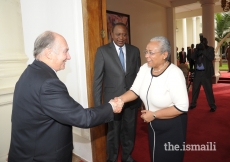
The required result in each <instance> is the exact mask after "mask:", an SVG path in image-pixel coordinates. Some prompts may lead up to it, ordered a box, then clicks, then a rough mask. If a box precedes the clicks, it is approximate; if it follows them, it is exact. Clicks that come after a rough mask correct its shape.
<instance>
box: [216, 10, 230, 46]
mask: <svg viewBox="0 0 230 162" xmlns="http://www.w3.org/2000/svg"><path fill="white" fill-rule="evenodd" d="M215 20H216V28H215V34H216V37H215V40H216V41H217V42H220V41H221V40H222V39H223V38H224V37H225V36H226V35H227V34H228V33H229V32H230V14H229V13H217V14H215ZM225 44H226V42H224V44H222V45H225Z"/></svg>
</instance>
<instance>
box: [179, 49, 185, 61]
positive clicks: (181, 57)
mask: <svg viewBox="0 0 230 162" xmlns="http://www.w3.org/2000/svg"><path fill="white" fill-rule="evenodd" d="M179 58H180V60H179V61H180V64H184V63H185V62H186V52H185V51H184V48H182V49H181V51H180V52H179Z"/></svg>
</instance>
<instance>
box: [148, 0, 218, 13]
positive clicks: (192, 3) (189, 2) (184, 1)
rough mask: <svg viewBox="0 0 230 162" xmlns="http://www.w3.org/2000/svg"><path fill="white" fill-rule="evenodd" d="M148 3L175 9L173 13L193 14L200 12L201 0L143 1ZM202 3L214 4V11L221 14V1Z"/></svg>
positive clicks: (208, 0)
mask: <svg viewBox="0 0 230 162" xmlns="http://www.w3.org/2000/svg"><path fill="white" fill-rule="evenodd" d="M144 1H148V2H150V3H154V4H157V5H160V6H163V7H175V13H176V14H177V13H182V12H195V11H196V10H197V11H199V10H201V3H200V1H201V0H144ZM202 1H207V2H210V1H214V2H215V10H218V11H217V12H221V11H222V8H221V2H220V1H221V0H202Z"/></svg>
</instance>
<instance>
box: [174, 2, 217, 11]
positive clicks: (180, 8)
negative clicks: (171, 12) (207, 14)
mask: <svg viewBox="0 0 230 162" xmlns="http://www.w3.org/2000/svg"><path fill="white" fill-rule="evenodd" d="M215 6H219V7H220V8H221V3H220V1H218V2H216V3H215ZM197 9H201V4H200V2H199V1H197V2H196V3H191V4H188V5H183V6H178V7H175V12H176V13H181V12H188V11H194V10H197Z"/></svg>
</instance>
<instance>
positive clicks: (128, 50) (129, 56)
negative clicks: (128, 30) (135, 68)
mask: <svg viewBox="0 0 230 162" xmlns="http://www.w3.org/2000/svg"><path fill="white" fill-rule="evenodd" d="M125 47H126V75H127V74H128V73H129V72H130V70H132V69H131V68H132V50H131V48H129V45H127V44H126V45H125Z"/></svg>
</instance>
